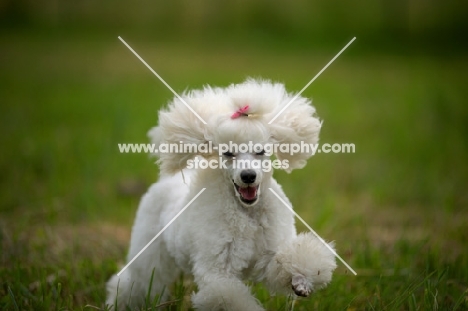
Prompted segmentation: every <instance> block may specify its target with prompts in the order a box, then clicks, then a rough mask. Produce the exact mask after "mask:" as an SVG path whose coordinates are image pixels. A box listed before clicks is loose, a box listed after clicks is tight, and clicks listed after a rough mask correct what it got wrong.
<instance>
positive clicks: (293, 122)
mask: <svg viewBox="0 0 468 311" xmlns="http://www.w3.org/2000/svg"><path fill="white" fill-rule="evenodd" d="M293 98H294V95H293V94H287V95H285V96H284V98H283V100H282V101H281V103H280V104H279V105H278V106H277V107H276V109H275V111H274V113H272V114H271V115H272V118H273V116H276V115H277V114H278V113H279V112H280V111H281V109H283V108H284V107H285V106H286V105H287V104H288V103H289V102H290V101H291V100H292V99H293ZM321 127H322V122H321V121H320V120H319V119H318V117H317V116H316V115H315V108H314V107H313V106H312V104H311V102H310V101H309V100H308V99H306V98H304V97H300V96H298V97H297V98H296V99H295V100H294V101H293V102H292V103H291V104H290V105H289V106H288V107H287V108H286V109H285V110H284V111H283V112H282V113H281V114H280V115H279V116H278V117H277V118H276V119H275V120H274V121H273V122H272V123H271V124H270V132H271V136H272V140H273V142H274V143H275V144H288V145H289V152H282V151H281V150H287V149H281V148H278V149H277V152H276V154H275V155H276V157H277V158H278V159H279V160H288V162H289V164H288V168H286V169H285V170H286V171H287V172H288V173H289V172H291V171H292V170H293V169H296V168H302V167H304V166H305V165H306V162H307V159H308V158H310V157H311V156H312V147H311V144H317V143H318V139H319V133H320V128H321ZM292 144H297V145H296V146H299V147H300V148H301V150H300V151H299V152H298V153H294V154H291V147H292ZM306 146H308V147H306Z"/></svg>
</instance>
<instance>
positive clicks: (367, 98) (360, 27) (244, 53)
mask: <svg viewBox="0 0 468 311" xmlns="http://www.w3.org/2000/svg"><path fill="white" fill-rule="evenodd" d="M467 12H468V2H462V1H449V2H445V3H444V2H442V1H440V2H435V1H424V0H417V1H416V0H415V1H405V0H397V1H383V0H379V1H353V2H343V1H315V2H312V1H295V2H286V1H247V0H241V1H235V2H222V1H207V0H204V1H197V2H195V1H188V0H183V1H181V0H177V1H170V2H169V1H165V2H163V1H148V0H142V1H136V2H130V1H126V2H124V1H110V0H105V1H90V0H86V1H75V2H72V1H58V0H51V1H47V2H45V1H32V0H0V44H1V48H0V144H1V145H0V146H1V149H2V151H1V152H0V184H1V187H0V243H1V250H2V251H1V254H0V280H1V281H2V287H1V288H0V307H1V308H2V309H5V310H28V309H29V310H52V309H56V310H59V309H73V310H75V309H76V310H81V309H90V308H91V307H86V306H87V305H92V306H95V307H99V308H102V307H103V301H104V297H105V290H104V282H105V281H106V280H107V279H108V278H109V276H110V275H111V274H112V273H115V272H116V271H117V268H118V265H119V264H121V263H122V262H123V259H124V256H125V252H126V249H127V247H128V240H129V235H130V228H131V225H132V223H133V217H134V213H135V210H136V207H137V204H138V201H139V198H140V196H141V194H142V193H143V192H144V191H145V189H146V188H147V187H148V185H149V184H150V183H152V182H154V181H155V180H156V179H157V175H158V170H157V167H156V165H154V164H153V162H154V159H150V158H149V157H148V156H147V155H145V154H120V153H119V152H118V148H117V144H118V143H125V142H132V143H133V142H134V143H138V142H147V139H146V132H147V130H148V129H149V128H151V127H152V126H154V125H156V124H157V111H158V110H159V108H160V107H162V106H164V105H165V103H166V102H167V101H168V100H170V99H171V98H172V94H171V93H170V91H169V90H167V89H166V88H165V87H164V85H162V84H161V83H160V82H159V81H158V80H157V79H156V78H155V77H154V76H153V75H152V74H151V73H150V72H149V70H148V69H147V68H145V67H144V66H143V65H142V64H141V62H140V61H139V60H138V59H136V58H135V56H134V55H133V54H131V52H130V51H129V50H128V49H127V48H126V47H125V46H124V45H123V44H122V43H121V42H120V41H119V40H118V39H117V36H122V37H123V39H125V40H126V41H127V42H128V43H129V44H130V45H131V46H132V47H133V48H134V49H135V50H136V51H137V52H138V53H139V54H140V55H141V56H142V57H143V58H144V59H145V60H146V61H147V62H148V63H149V64H150V65H151V66H152V67H153V68H154V69H155V70H156V71H157V72H158V73H159V74H160V75H161V76H162V77H163V78H164V79H165V80H166V81H167V82H168V83H169V84H170V85H171V86H172V87H173V88H174V89H175V90H176V91H177V92H182V91H184V90H186V89H191V88H198V87H201V86H203V85H205V84H210V85H216V86H227V85H229V84H231V83H238V82H242V81H243V80H244V79H245V78H246V77H249V76H253V77H263V78H267V79H271V80H274V81H280V82H284V83H285V85H286V87H287V89H288V90H290V91H299V90H300V89H301V88H302V87H303V86H304V85H305V84H306V83H307V82H308V81H309V80H310V79H311V78H312V77H313V76H314V75H315V74H316V73H317V72H318V71H320V70H321V69H322V67H323V66H324V65H325V64H326V63H327V62H328V61H329V60H330V59H331V58H333V56H334V55H335V54H336V53H337V52H338V51H339V50H340V49H341V48H342V47H343V46H344V45H345V44H346V43H347V42H349V40H351V38H353V37H354V36H356V37H357V39H356V41H355V42H354V43H353V44H352V45H351V46H350V47H349V48H348V49H347V50H346V51H345V52H344V53H343V54H342V55H341V56H340V57H339V58H338V59H337V60H336V61H335V62H334V63H333V64H332V65H331V66H330V67H329V68H328V69H327V70H326V71H325V72H324V73H323V74H322V75H321V76H320V77H319V78H318V79H317V80H316V81H315V82H314V83H313V84H312V85H311V86H310V87H309V88H308V89H307V90H306V91H305V92H304V95H305V96H307V97H310V98H312V99H313V103H314V105H315V106H316V108H317V111H318V114H319V116H320V117H321V118H322V119H323V120H324V127H323V130H322V134H321V142H322V143H355V144H356V153H355V154H326V155H325V154H319V155H317V156H315V157H313V158H312V159H311V160H309V163H308V165H307V167H306V168H305V169H303V170H300V171H294V172H293V173H292V174H289V175H288V174H286V173H283V172H277V173H275V175H276V177H277V178H278V179H279V181H280V182H281V183H282V184H283V187H284V190H285V192H286V193H287V194H288V195H289V196H290V199H291V201H292V203H293V204H294V206H295V208H296V210H297V211H298V212H299V214H301V215H302V216H303V218H305V219H306V220H307V221H308V223H309V224H310V225H311V226H312V227H313V228H314V229H315V230H316V231H317V232H319V234H321V235H322V237H324V238H325V239H327V240H335V241H336V244H337V249H338V253H339V254H340V255H342V257H343V258H344V259H345V260H346V261H347V262H348V263H349V264H350V265H351V266H352V267H353V268H354V269H355V270H356V271H357V272H358V276H353V275H351V274H350V273H349V272H347V271H346V269H345V267H343V266H342V265H340V266H339V268H338V270H337V273H336V275H335V278H334V280H333V282H332V284H331V285H330V287H329V288H328V289H326V290H324V291H322V292H319V293H317V294H316V295H314V296H313V297H312V298H311V299H309V300H301V301H299V302H296V305H295V307H294V310H343V309H347V310H362V309H369V310H427V309H429V308H430V309H434V310H435V309H441V310H452V309H458V310H466V309H468V298H467V288H468V252H467V250H468V234H467V233H468V225H467V224H468V164H467V160H468V138H467V137H468V103H467V98H468V87H467V86H466V84H467V82H466V81H467V72H468V59H467V55H468V54H467V47H468V42H467V33H468V21H467V20H468V19H467ZM298 229H299V230H306V229H305V228H304V227H303V226H302V225H301V224H300V223H298ZM255 290H256V292H257V296H258V297H259V298H260V300H261V301H262V303H263V304H264V305H265V306H267V308H268V310H289V309H288V306H287V305H286V304H285V302H284V300H281V299H282V298H271V297H269V296H268V295H267V294H266V293H265V292H264V290H263V289H262V288H255ZM189 294H190V292H187V293H181V294H180V295H179V297H178V298H180V299H182V301H183V302H180V303H178V304H177V306H174V307H173V309H174V310H176V309H177V310H179V309H180V310H187V308H189V307H188V306H189V304H188V302H187V295H189Z"/></svg>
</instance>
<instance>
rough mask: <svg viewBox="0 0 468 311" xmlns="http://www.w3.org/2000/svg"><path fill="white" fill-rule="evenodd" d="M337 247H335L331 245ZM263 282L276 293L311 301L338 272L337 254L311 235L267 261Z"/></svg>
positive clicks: (280, 249) (302, 236)
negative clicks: (315, 293)
mask: <svg viewBox="0 0 468 311" xmlns="http://www.w3.org/2000/svg"><path fill="white" fill-rule="evenodd" d="M329 246H331V247H333V244H329ZM263 262H264V263H263V266H264V272H263V274H262V279H261V281H264V282H265V283H266V284H267V286H268V287H269V288H270V289H271V290H272V291H275V292H282V293H285V294H292V293H294V294H296V295H297V296H302V297H307V296H309V295H310V294H311V293H312V292H314V291H316V290H319V289H321V288H324V287H325V286H327V284H328V283H329V282H330V281H331V278H332V273H333V271H334V270H335V268H336V260H335V256H334V254H333V253H332V252H331V251H330V250H329V249H328V247H326V246H325V245H324V244H323V243H322V242H321V241H320V240H319V239H317V238H316V237H315V236H313V235H312V234H310V233H306V234H300V235H298V236H297V237H295V238H293V240H292V241H291V242H288V243H287V244H284V245H280V247H279V248H278V250H277V252H276V253H272V254H269V255H266V256H265V258H264V259H263Z"/></svg>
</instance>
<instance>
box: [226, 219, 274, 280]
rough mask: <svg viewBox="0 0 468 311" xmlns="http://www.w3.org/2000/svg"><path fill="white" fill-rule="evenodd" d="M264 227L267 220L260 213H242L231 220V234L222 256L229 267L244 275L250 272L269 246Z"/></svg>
mask: <svg viewBox="0 0 468 311" xmlns="http://www.w3.org/2000/svg"><path fill="white" fill-rule="evenodd" d="M239 220H241V221H239ZM265 227H268V226H267V220H266V218H265V217H262V215H260V217H252V215H248V214H246V213H244V215H243V216H242V217H240V219H238V222H237V223H235V222H231V225H230V229H231V230H230V232H231V234H232V236H231V239H230V241H229V242H228V243H226V245H225V250H224V254H225V257H224V258H225V259H226V264H227V265H228V266H230V268H231V269H233V270H235V271H237V272H238V273H240V274H242V276H244V277H248V276H249V275H250V274H251V272H252V271H253V268H254V266H255V265H256V263H257V261H258V260H259V259H260V258H261V257H262V256H263V255H264V254H265V252H267V251H268V250H269V249H270V248H271V247H270V246H269V239H268V233H267V230H265Z"/></svg>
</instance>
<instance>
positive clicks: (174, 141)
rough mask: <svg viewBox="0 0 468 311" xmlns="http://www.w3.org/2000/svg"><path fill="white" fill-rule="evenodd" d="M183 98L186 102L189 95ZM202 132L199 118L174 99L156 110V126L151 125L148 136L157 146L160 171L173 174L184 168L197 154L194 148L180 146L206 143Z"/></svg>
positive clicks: (202, 125)
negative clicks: (162, 109) (157, 118)
mask: <svg viewBox="0 0 468 311" xmlns="http://www.w3.org/2000/svg"><path fill="white" fill-rule="evenodd" d="M185 101H186V102H188V103H189V104H190V98H185ZM191 106H192V107H193V105H191ZM199 113H200V112H199ZM204 131H205V127H204V124H203V123H202V121H201V120H200V119H199V118H198V117H197V116H196V115H195V114H194V113H193V112H191V111H190V110H189V109H188V108H187V107H186V106H185V105H184V104H183V103H182V101H181V100H180V99H178V98H175V99H174V100H173V101H172V103H170V105H169V108H168V110H164V111H160V112H159V126H158V127H154V128H152V129H151V130H150V131H149V132H148V136H149V138H150V139H151V142H152V143H153V144H155V146H156V148H158V152H155V155H156V156H158V157H159V160H158V163H159V165H160V169H161V173H163V174H174V173H176V172H178V171H180V170H182V169H184V168H185V167H186V166H187V161H188V160H189V159H192V158H193V157H194V156H196V155H197V150H198V148H191V149H190V148H189V149H190V150H187V149H186V150H183V148H180V147H182V146H187V145H188V144H196V145H197V146H199V145H200V144H203V143H206V140H205V133H204ZM171 148H172V149H171ZM180 149H182V150H180Z"/></svg>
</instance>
